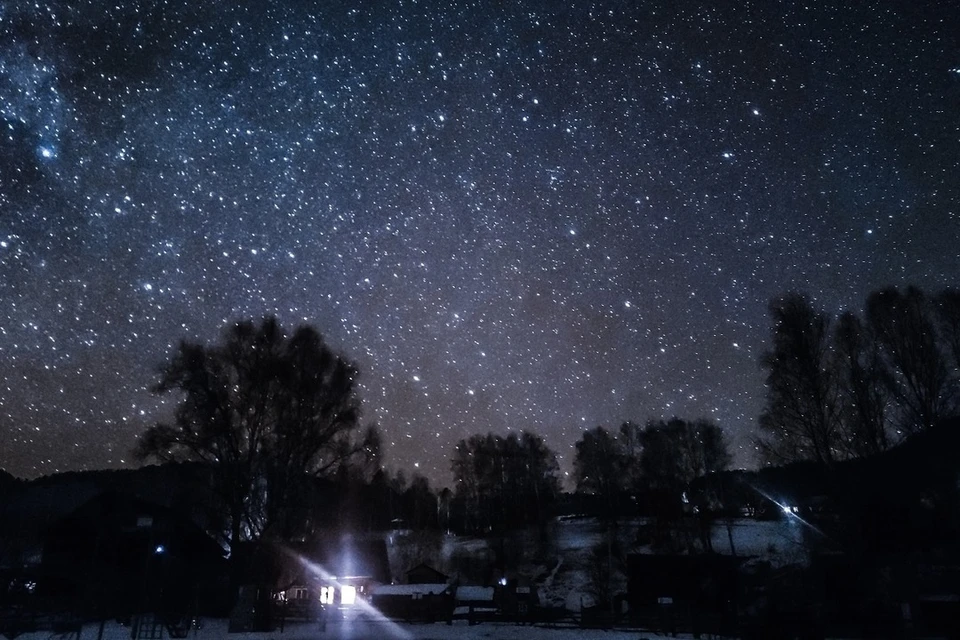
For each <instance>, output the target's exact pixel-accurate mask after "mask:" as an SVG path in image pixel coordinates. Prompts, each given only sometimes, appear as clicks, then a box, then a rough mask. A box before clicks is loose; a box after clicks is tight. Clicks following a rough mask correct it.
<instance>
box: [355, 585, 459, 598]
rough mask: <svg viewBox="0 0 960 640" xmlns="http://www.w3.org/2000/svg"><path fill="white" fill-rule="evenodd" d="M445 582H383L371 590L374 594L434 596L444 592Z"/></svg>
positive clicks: (446, 586) (445, 588)
mask: <svg viewBox="0 0 960 640" xmlns="http://www.w3.org/2000/svg"><path fill="white" fill-rule="evenodd" d="M447 588H448V585H446V584H385V585H382V586H379V587H377V588H376V589H374V590H373V595H374V596H412V595H415V594H417V593H422V594H424V595H432V596H435V595H437V594H440V593H444V592H445V591H446V590H447Z"/></svg>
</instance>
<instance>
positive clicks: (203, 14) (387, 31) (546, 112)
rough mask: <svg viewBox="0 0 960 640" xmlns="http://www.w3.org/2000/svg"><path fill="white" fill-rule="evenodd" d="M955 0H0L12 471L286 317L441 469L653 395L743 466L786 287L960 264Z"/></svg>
mask: <svg viewBox="0 0 960 640" xmlns="http://www.w3.org/2000/svg"><path fill="white" fill-rule="evenodd" d="M563 4H566V5H567V6H562V5H563ZM850 5H854V6H850ZM951 5H952V3H936V2H913V1H906V0H905V1H903V2H882V1H881V2H862V3H856V2H854V3H851V2H846V1H837V2H819V1H811V2H809V3H792V2H773V1H769V2H768V1H762V2H742V1H736V2H719V3H702V4H701V3H696V2H673V1H671V2H644V1H642V0H638V1H637V2H610V3H603V2H594V3H591V2H569V3H560V2H555V1H553V0H545V1H543V2H493V1H477V2H447V1H439V0H438V1H433V0H429V1H420V2H417V1H415V0H406V1H402V2H400V1H398V2H353V3H340V2H316V3H310V2H293V1H290V2H268V1H263V2H253V1H251V2H244V1H242V0H241V1H240V2H235V3H234V2H223V3H214V2H198V1H197V0H170V1H169V2H163V1H157V2H145V1H144V2H135V1H131V2H127V1H110V2H106V1H101V0H89V1H86V2H83V1H76V2H43V1H39V2H36V3H34V2H0V467H3V468H6V469H7V470H8V471H10V472H12V473H14V474H15V475H20V476H24V477H34V476H37V475H41V474H46V473H52V472H54V471H57V470H60V471H62V470H68V469H81V468H99V467H116V466H124V465H130V464H132V461H131V458H130V450H131V448H132V447H133V445H134V443H135V439H136V436H137V434H139V433H141V432H142V431H143V430H144V429H145V428H146V426H148V425H149V424H151V423H152V422H153V421H155V420H157V419H159V418H162V417H164V416H166V415H168V414H169V412H170V410H171V407H172V406H173V403H174V400H175V399H174V398H169V399H167V400H165V401H161V400H160V399H158V398H156V397H154V396H153V395H152V394H151V393H150V392H149V387H150V385H151V384H152V383H154V382H155V381H156V380H157V379H158V374H157V369H158V367H159V365H160V364H161V363H162V362H163V361H164V359H165V358H166V357H167V356H168V355H169V354H170V353H171V352H172V349H173V348H174V347H175V345H176V344H177V342H178V341H179V340H180V339H181V338H190V339H195V340H202V341H205V342H213V341H216V340H217V339H218V337H219V335H220V331H221V329H222V328H223V327H224V325H225V323H228V322H230V321H233V320H237V319H240V318H255V319H259V318H260V317H262V316H264V315H265V314H274V313H275V314H277V315H278V316H279V318H280V319H281V321H282V322H283V323H284V324H285V325H286V326H288V327H291V328H292V326H293V325H295V324H297V323H301V322H309V323H311V324H314V325H315V326H316V327H317V328H319V329H320V330H321V331H322V332H323V333H324V335H325V337H326V338H327V340H328V341H329V342H330V343H331V344H333V345H334V346H335V347H337V348H338V349H341V350H343V351H344V352H346V353H347V354H348V355H349V356H350V357H351V358H353V359H354V360H355V361H356V362H357V363H358V365H359V367H360V368H361V371H362V373H361V376H362V389H361V393H362V397H363V399H364V406H365V417H366V419H368V420H376V421H377V422H378V423H379V424H380V426H381V428H382V430H383V432H384V434H385V441H386V443H387V446H386V451H385V456H386V460H385V461H386V463H387V465H388V466H390V467H392V468H403V469H405V470H406V471H408V472H411V471H419V472H421V473H424V474H425V475H427V476H428V477H430V478H431V479H433V480H434V481H436V482H438V483H440V484H445V483H449V458H450V455H451V452H452V448H453V445H454V443H455V442H456V441H457V440H458V439H460V438H464V437H467V436H469V435H471V434H473V433H478V432H483V433H485V432H487V431H495V432H498V433H506V432H507V430H509V429H513V430H520V429H529V430H533V431H535V432H537V433H539V434H541V435H543V436H544V437H545V438H546V441H547V444H548V445H550V446H551V447H552V448H553V449H555V450H556V451H557V452H558V453H559V454H560V455H561V456H562V465H563V468H564V470H566V471H570V470H571V467H572V458H573V443H574V442H575V441H576V440H577V439H578V438H579V437H580V433H581V432H582V430H583V429H586V428H592V427H594V426H597V425H605V426H608V427H613V428H615V427H616V426H617V425H619V423H620V422H622V421H623V420H626V419H632V420H634V421H637V422H645V421H646V420H647V419H649V418H658V417H669V416H671V415H679V416H682V417H688V418H696V417H708V418H713V419H715V420H716V421H717V422H718V423H719V424H720V425H721V426H723V427H724V428H725V429H727V430H728V433H729V434H730V435H731V440H732V442H733V444H734V446H735V447H736V449H737V456H736V462H737V464H740V465H750V464H753V463H754V459H753V455H752V451H751V448H750V441H749V438H750V435H751V433H752V431H753V429H754V426H755V422H756V417H757V416H758V414H759V413H760V411H761V408H762V406H763V398H764V389H763V373H762V371H761V370H760V367H759V364H758V360H759V356H760V354H761V352H762V351H763V350H764V349H765V348H766V345H767V339H768V336H769V323H768V319H767V304H768V302H769V300H770V298H771V297H773V296H776V295H777V294H779V293H782V292H785V291H787V290H802V291H806V292H808V293H809V294H810V295H811V296H812V297H813V298H814V300H815V301H816V303H817V304H818V305H820V306H821V307H823V308H824V309H826V310H829V311H831V312H836V311H839V310H841V309H845V308H851V309H859V308H860V306H861V305H862V304H863V302H864V299H865V297H866V294H867V293H868V292H869V291H870V290H872V289H875V288H878V287H880V286H884V285H888V284H894V285H903V284H906V283H914V284H917V285H919V286H921V287H923V288H924V289H926V290H928V291H929V292H933V291H936V290H938V289H940V288H943V287H944V286H947V285H953V286H957V285H960V258H958V252H960V243H958V240H957V239H958V237H960V178H958V176H960V37H958V34H960V24H958V21H957V18H958V16H960V11H957V10H956V9H957V8H956V6H953V8H950V6H951Z"/></svg>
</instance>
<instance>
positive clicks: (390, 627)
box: [283, 547, 413, 640]
mask: <svg viewBox="0 0 960 640" xmlns="http://www.w3.org/2000/svg"><path fill="white" fill-rule="evenodd" d="M283 551H284V552H285V553H287V554H289V555H291V556H293V557H294V558H296V559H297V562H299V563H300V564H302V565H303V566H304V567H306V568H307V570H308V571H310V573H312V574H313V575H315V576H317V577H319V578H320V579H321V580H325V581H326V582H329V583H331V584H334V585H336V587H337V589H339V590H340V593H343V588H344V586H348V587H349V586H351V585H343V584H341V583H340V582H339V581H337V577H336V576H335V575H333V574H332V573H330V572H329V571H327V570H326V569H324V568H323V567H322V566H320V565H319V564H316V563H315V562H311V561H309V560H307V559H306V558H304V557H303V556H301V555H300V554H298V553H295V552H293V551H291V550H289V549H287V548H285V547H284V548H283ZM354 606H356V607H359V608H360V610H361V611H362V612H363V613H365V614H367V615H369V616H370V617H371V618H372V619H373V620H374V621H376V622H378V623H381V624H383V625H384V626H385V627H386V631H387V633H388V634H389V637H391V638H399V639H401V640H412V638H413V635H411V634H410V633H409V632H407V631H405V630H404V629H403V628H402V627H401V626H400V625H398V624H397V623H395V622H394V621H393V620H390V619H389V618H387V617H386V616H385V615H383V614H382V613H380V611H378V610H377V609H376V608H375V607H374V606H373V605H372V604H370V603H369V602H367V601H366V599H365V598H357V599H356V600H355V603H354Z"/></svg>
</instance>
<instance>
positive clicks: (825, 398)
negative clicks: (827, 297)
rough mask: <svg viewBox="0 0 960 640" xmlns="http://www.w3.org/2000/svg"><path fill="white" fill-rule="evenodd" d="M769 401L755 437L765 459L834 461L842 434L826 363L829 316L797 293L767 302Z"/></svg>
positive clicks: (832, 380) (832, 374)
mask: <svg viewBox="0 0 960 640" xmlns="http://www.w3.org/2000/svg"><path fill="white" fill-rule="evenodd" d="M770 315H771V318H772V320H773V348H772V349H771V350H770V351H768V352H767V353H765V354H764V355H763V358H762V361H761V362H762V365H763V367H764V368H765V369H766V370H767V402H766V407H765V409H764V411H763V413H762V414H761V416H760V420H759V424H760V428H761V430H762V432H763V435H761V437H760V438H758V439H757V444H758V446H759V447H760V450H761V453H762V455H763V456H764V458H765V459H766V461H767V462H793V461H797V460H814V461H816V462H819V463H832V462H833V461H834V460H835V458H836V457H837V454H838V445H839V438H840V433H841V419H840V418H841V411H840V402H839V390H840V387H839V384H838V380H837V376H836V373H835V372H834V370H833V368H832V366H831V362H830V319H829V317H828V316H827V315H826V314H824V313H821V312H818V311H816V310H815V309H814V308H813V306H812V305H811V304H810V301H809V300H808V299H807V298H806V297H805V296H803V295H800V294H795V293H792V294H788V295H786V296H784V297H782V298H779V299H776V300H774V301H773V302H772V303H771V304H770Z"/></svg>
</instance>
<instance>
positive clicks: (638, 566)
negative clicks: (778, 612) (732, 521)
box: [627, 553, 743, 631]
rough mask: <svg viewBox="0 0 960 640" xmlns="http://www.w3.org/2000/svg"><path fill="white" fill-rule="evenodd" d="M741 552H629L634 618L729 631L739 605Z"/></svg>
mask: <svg viewBox="0 0 960 640" xmlns="http://www.w3.org/2000/svg"><path fill="white" fill-rule="evenodd" d="M742 561H743V559H742V558H737V557H733V556H724V555H720V554H702V555H650V554H641V553H635V554H630V555H628V556H627V603H628V604H629V607H630V614H631V615H632V616H633V617H635V618H642V619H650V620H656V621H657V622H656V624H658V625H659V626H660V627H672V628H673V629H674V630H675V629H676V628H677V626H678V622H679V626H680V627H689V628H692V629H697V628H698V627H699V628H700V629H702V630H708V629H709V627H711V626H712V627H715V628H714V629H713V630H715V631H723V630H727V631H729V628H730V626H731V625H732V624H734V621H735V618H736V611H737V603H738V594H739V592H740V585H739V567H740V564H741V562H742Z"/></svg>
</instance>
